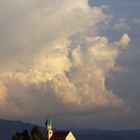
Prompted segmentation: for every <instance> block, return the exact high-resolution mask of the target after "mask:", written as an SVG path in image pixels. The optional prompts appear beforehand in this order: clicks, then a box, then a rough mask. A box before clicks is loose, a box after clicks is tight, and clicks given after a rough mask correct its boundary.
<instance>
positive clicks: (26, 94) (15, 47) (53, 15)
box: [0, 0, 130, 116]
mask: <svg viewBox="0 0 140 140" xmlns="http://www.w3.org/2000/svg"><path fill="white" fill-rule="evenodd" d="M0 10H1V12H0V17H1V20H2V24H1V25H0V30H1V31H2V32H1V33H0V67H1V70H0V73H1V74H0V110H1V114H2V115H3V116H6V115H7V114H9V113H10V116H18V115H21V116H24V115H27V116H30V115H32V113H33V112H36V113H37V114H39V113H40V114H41V115H44V114H45V113H46V112H49V113H52V114H53V113H54V112H63V111H62V110H67V109H70V108H72V107H75V109H74V110H81V109H82V110H83V109H84V110H86V109H94V108H108V107H109V108H110V107H111V108H114V109H125V108H126V106H125V102H124V101H123V99H121V98H120V97H118V96H117V95H116V94H115V93H114V92H113V91H110V90H108V89H107V88H106V84H105V82H106V79H107V78H108V76H109V75H110V72H112V71H115V72H117V71H118V69H119V70H120V67H119V66H117V65H116V60H117V58H118V57H119V56H120V54H121V53H122V52H123V51H124V50H125V49H127V47H128V44H129V41H130V38H129V36H128V35H127V34H124V35H122V37H120V40H119V41H115V42H109V41H108V38H107V37H106V36H101V35H100V27H102V28H103V27H106V26H107V25H108V24H109V21H110V20H111V13H109V12H108V8H107V7H106V6H101V7H90V6H89V5H88V1H87V0H78V1H75V0H71V1H68V0H48V1H45V0H43V1H38V0H30V1H27V0H20V1H19V0H13V1H12V2H11V3H10V2H9V1H8V0H5V1H3V0H0ZM89 31H90V34H89ZM122 70H123V69H122ZM58 105H59V106H61V107H62V108H61V109H56V106H58ZM46 110H47V111H46Z"/></svg>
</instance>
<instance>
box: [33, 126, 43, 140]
mask: <svg viewBox="0 0 140 140" xmlns="http://www.w3.org/2000/svg"><path fill="white" fill-rule="evenodd" d="M31 140H43V135H42V133H41V130H40V127H39V126H34V127H33V128H32V131H31Z"/></svg>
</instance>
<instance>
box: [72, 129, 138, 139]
mask: <svg viewBox="0 0 140 140" xmlns="http://www.w3.org/2000/svg"><path fill="white" fill-rule="evenodd" d="M74 133H75V136H76V138H77V140H140V130H122V131H110V130H102V129H89V130H79V131H75V132H74Z"/></svg>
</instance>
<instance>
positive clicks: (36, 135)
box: [12, 126, 45, 140]
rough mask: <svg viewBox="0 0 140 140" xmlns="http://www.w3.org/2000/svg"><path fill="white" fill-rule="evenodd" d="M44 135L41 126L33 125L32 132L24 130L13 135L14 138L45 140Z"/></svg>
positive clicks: (13, 139)
mask: <svg viewBox="0 0 140 140" xmlns="http://www.w3.org/2000/svg"><path fill="white" fill-rule="evenodd" d="M44 139H45V138H44V135H43V134H42V132H41V129H40V127H39V126H33V128H32V130H31V132H28V130H26V129H25V130H23V131H22V132H16V134H15V135H14V136H13V137H12V140H44Z"/></svg>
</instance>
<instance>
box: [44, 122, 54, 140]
mask: <svg viewBox="0 0 140 140" xmlns="http://www.w3.org/2000/svg"><path fill="white" fill-rule="evenodd" d="M45 124H46V134H47V139H46V140H50V138H51V136H52V135H53V130H52V121H51V120H50V119H47V121H46V122H45Z"/></svg>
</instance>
